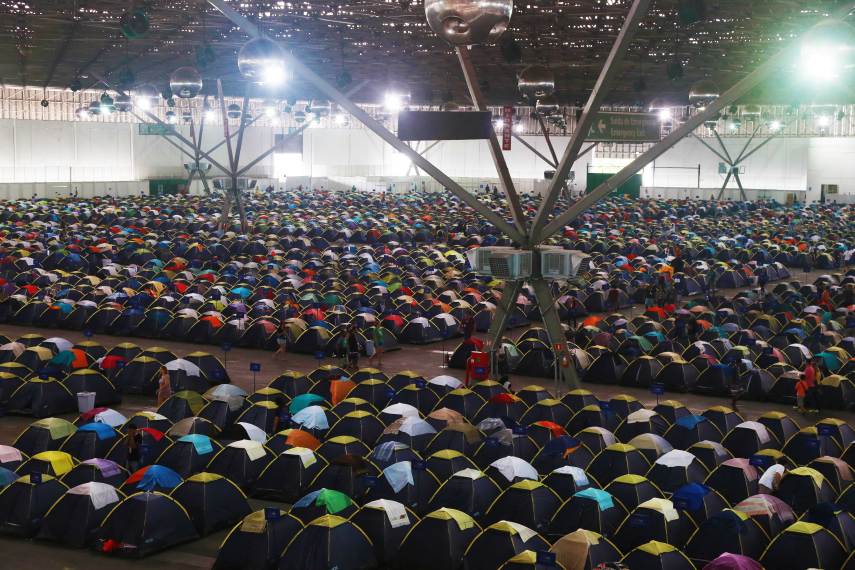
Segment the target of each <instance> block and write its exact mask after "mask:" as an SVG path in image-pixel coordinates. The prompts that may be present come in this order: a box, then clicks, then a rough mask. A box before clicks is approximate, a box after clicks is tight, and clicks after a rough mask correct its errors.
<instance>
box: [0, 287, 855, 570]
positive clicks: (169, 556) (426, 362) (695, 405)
mask: <svg viewBox="0 0 855 570" xmlns="http://www.w3.org/2000/svg"><path fill="white" fill-rule="evenodd" d="M821 273H823V272H813V273H811V274H808V275H805V274H803V273H797V274H795V273H794V278H795V279H798V280H799V281H802V282H807V283H810V282H812V281H813V280H814V279H815V278H816V277H817V276H818V275H820V274H821ZM724 293H725V294H727V295H728V296H730V295H733V294H734V293H736V290H732V291H725V292H724ZM642 311H643V307H633V308H632V309H631V310H627V311H624V314H626V315H627V316H629V317H632V316H635V315H637V314H639V313H641V312H642ZM520 332H521V330H515V331H511V332H510V334H511V335H512V336H514V337H515V336H516V335H518V334H520ZM27 333H37V334H40V335H42V336H45V337H51V336H61V337H64V338H67V339H68V340H70V341H72V342H79V341H83V340H86V339H85V337H84V336H83V333H81V332H76V331H65V330H57V329H39V328H32V327H18V326H12V325H0V334H3V335H6V336H8V337H10V338H16V337H19V336H22V335H24V334H27ZM91 340H94V341H96V342H98V343H100V344H102V345H104V346H105V347H108V348H109V347H112V346H114V345H116V344H119V343H121V342H133V343H136V344H137V345H139V346H141V347H143V348H148V347H151V346H162V347H165V348H168V349H169V350H171V351H173V352H174V353H175V354H176V355H178V356H179V357H181V356H183V355H184V354H187V353H190V352H194V351H197V350H203V351H208V352H211V353H213V354H216V355H217V356H218V357H219V358H220V359H221V360H223V361H224V362H225V364H226V367H227V369H228V371H229V375H230V377H231V379H232V382H233V383H234V384H236V385H238V386H240V387H242V388H244V389H245V390H247V391H250V392H251V391H253V390H254V389H255V387H258V388H260V387H263V386H264V385H266V383H267V382H268V381H269V380H271V379H272V378H275V377H276V376H278V375H279V374H281V373H282V372H284V371H285V370H297V371H301V372H309V371H311V370H313V369H315V368H316V367H317V366H318V361H317V360H315V359H314V358H312V357H311V356H307V355H300V354H288V355H287V357H286V358H285V359H284V360H281V361H280V360H275V359H274V358H273V353H272V352H268V351H260V350H254V349H241V348H235V349H232V350H231V351H229V353H228V354H227V355H224V354H223V353H222V352H221V351H219V350H218V348H217V347H216V346H214V345H198V344H191V343H183V342H172V341H154V340H148V339H138V338H127V337H117V336H109V335H98V336H95V337H93V338H92V339H91ZM457 342H458V341H457V340H455V341H449V342H448V343H446V344H445V346H443V345H442V344H441V343H438V344H432V345H427V346H412V345H402V346H403V349H402V350H399V351H395V352H391V353H388V354H386V355H384V358H383V370H384V371H387V372H389V373H395V372H398V371H400V370H414V371H416V372H418V373H419V374H421V375H423V376H424V377H426V378H432V377H434V376H437V375H439V374H450V375H452V376H456V377H460V378H462V371H461V370H450V371H449V370H448V369H447V368H445V367H444V366H443V352H444V351H448V352H450V351H452V350H453V349H454V347H455V346H456V345H457ZM224 356H225V357H224ZM251 362H258V363H260V364H261V372H260V373H259V374H258V375H257V378H255V379H254V378H253V374H252V373H251V372H250V370H249V365H250V363H251ZM329 362H330V361H329V360H328V361H327V363H329ZM360 364H361V365H362V366H367V359H364V358H363V359H362V360H361V362H360ZM511 380H512V383H513V385H514V387H515V388H520V387H522V386H526V385H530V384H539V385H543V386H546V387H547V388H550V389H551V382H552V381H551V380H547V379H543V378H531V377H524V376H514V377H512V379H511ZM583 387H585V388H587V389H589V390H591V391H592V392H594V393H595V394H596V395H597V396H598V397H600V398H603V399H607V398H608V397H610V396H613V395H614V394H617V393H627V394H631V395H633V396H635V397H636V398H638V399H639V400H641V401H642V402H643V403H644V404H645V405H646V406H648V407H652V406H653V405H655V404H656V397H655V396H654V395H652V394H651V393H650V392H648V391H647V390H644V389H630V388H623V387H619V386H596V385H589V384H583ZM665 398H672V399H677V400H680V401H681V402H683V403H684V404H685V405H687V406H689V407H690V408H692V409H694V410H698V411H700V410H704V409H706V408H708V407H710V406H713V405H717V404H728V403H729V402H728V401H726V400H723V399H721V398H709V397H702V396H697V395H694V394H667V395H666V396H663V399H665ZM154 407H155V406H154V400H153V399H152V398H146V397H140V396H130V397H126V398H125V399H124V401H123V403H122V404H121V405H120V406H117V407H116V409H118V410H119V411H121V412H122V413H123V414H125V415H131V414H133V413H135V412H137V411H139V410H141V409H154ZM740 408H741V412H742V413H743V415H745V416H746V417H751V418H754V417H756V416H758V415H760V414H762V413H764V412H766V411H769V410H781V411H784V412H787V413H792V412H793V410H791V409H788V408H787V407H786V406H781V405H780V404H772V403H767V402H749V401H745V402H743V403H741V405H740ZM832 415H834V416H835V417H838V418H840V419H843V420H846V421H848V422H850V423H855V414H853V413H850V412H834V413H833V414H832ZM65 417H66V418H67V419H69V420H73V419H74V418H75V416H74V415H73V414H70V415H67V416H65ZM795 419H796V421H798V422H799V423H801V424H807V423H813V422H815V421H817V420H818V419H819V418H813V417H812V418H810V419H809V420H808V419H807V418H795ZM32 421H33V420H32V418H29V417H21V416H5V417H0V443H2V444H10V443H11V442H12V441H13V440H14V439H15V437H17V435H18V433H20V431H21V430H23V429H24V427H26V426H27V425H29V424H30V423H31V422H32ZM251 502H252V504H253V507H255V508H261V507H262V506H264V505H265V504H271V503H263V502H259V501H251ZM225 535H226V531H222V532H219V533H215V534H213V535H211V536H208V537H206V538H204V539H202V540H198V541H195V542H191V543H189V544H185V545H183V546H180V547H176V548H173V549H170V550H167V551H165V552H162V553H160V554H157V555H154V556H151V557H148V558H146V559H144V560H121V559H117V558H113V557H109V558H108V557H106V556H103V555H99V554H96V553H93V552H91V551H88V550H79V551H78V550H68V549H64V548H58V547H56V546H53V545H52V544H49V543H44V542H40V541H28V540H19V539H10V538H3V537H0V570H7V569H8V570H13V569H14V570H30V569H32V570H37V569H38V570H83V569H91V568H93V567H101V568H108V569H110V570H123V569H130V568H133V569H137V570H141V569H158V570H189V569H199V568H210V567H211V565H212V563H213V561H214V559H215V557H216V553H217V549H218V548H219V545H220V543H221V542H222V540H223V539H224V538H225Z"/></svg>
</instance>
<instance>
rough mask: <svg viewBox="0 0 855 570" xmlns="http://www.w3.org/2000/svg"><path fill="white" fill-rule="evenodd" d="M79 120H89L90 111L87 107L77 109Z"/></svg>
mask: <svg viewBox="0 0 855 570" xmlns="http://www.w3.org/2000/svg"><path fill="white" fill-rule="evenodd" d="M77 118H78V119H88V118H89V109H87V108H86V107H80V108H79V109H77Z"/></svg>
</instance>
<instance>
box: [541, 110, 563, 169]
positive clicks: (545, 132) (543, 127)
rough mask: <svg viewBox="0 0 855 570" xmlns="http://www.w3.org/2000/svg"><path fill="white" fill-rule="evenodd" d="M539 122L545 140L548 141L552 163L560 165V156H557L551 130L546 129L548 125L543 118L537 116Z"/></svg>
mask: <svg viewBox="0 0 855 570" xmlns="http://www.w3.org/2000/svg"><path fill="white" fill-rule="evenodd" d="M537 122H538V123H539V124H540V131H541V132H542V133H543V138H545V139H546V146H547V147H549V154H551V155H552V162H554V163H555V164H558V155H557V154H555V147H554V146H552V139H551V138H549V129H547V128H546V123H544V122H543V117H541V116H540V115H537Z"/></svg>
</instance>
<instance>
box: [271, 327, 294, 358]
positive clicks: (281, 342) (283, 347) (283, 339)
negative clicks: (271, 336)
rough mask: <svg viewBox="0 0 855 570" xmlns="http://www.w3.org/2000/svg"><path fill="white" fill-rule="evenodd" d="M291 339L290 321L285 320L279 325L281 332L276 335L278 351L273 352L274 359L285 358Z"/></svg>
mask: <svg viewBox="0 0 855 570" xmlns="http://www.w3.org/2000/svg"><path fill="white" fill-rule="evenodd" d="M289 342H290V339H289V338H288V323H287V322H285V321H284V320H283V321H282V324H281V325H280V326H279V334H278V335H277V336H276V346H277V348H276V352H274V353H273V359H274V360H285V356H286V355H287V354H288V343H289Z"/></svg>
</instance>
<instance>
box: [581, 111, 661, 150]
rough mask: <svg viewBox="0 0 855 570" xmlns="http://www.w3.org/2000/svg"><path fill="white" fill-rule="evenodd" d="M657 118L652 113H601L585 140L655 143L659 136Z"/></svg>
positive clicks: (659, 128)
mask: <svg viewBox="0 0 855 570" xmlns="http://www.w3.org/2000/svg"><path fill="white" fill-rule="evenodd" d="M660 133H661V124H660V122H659V116H658V115H656V114H654V113H617V112H615V113H612V112H608V111H601V112H599V113H597V116H596V117H595V118H594V123H593V124H592V125H591V130H590V131H588V136H587V137H585V140H588V141H591V142H627V143H632V142H655V141H658V140H659V139H660V138H661V136H660Z"/></svg>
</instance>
